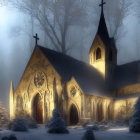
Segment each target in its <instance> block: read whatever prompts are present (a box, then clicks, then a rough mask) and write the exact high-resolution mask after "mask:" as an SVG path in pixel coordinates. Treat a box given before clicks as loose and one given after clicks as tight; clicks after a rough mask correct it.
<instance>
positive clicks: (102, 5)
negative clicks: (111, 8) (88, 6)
mask: <svg viewBox="0 0 140 140" xmlns="http://www.w3.org/2000/svg"><path fill="white" fill-rule="evenodd" d="M104 4H106V2H104V0H102V1H101V4H99V6H100V7H101V9H102V12H103V8H104Z"/></svg>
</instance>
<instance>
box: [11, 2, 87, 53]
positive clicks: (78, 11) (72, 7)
mask: <svg viewBox="0 0 140 140" xmlns="http://www.w3.org/2000/svg"><path fill="white" fill-rule="evenodd" d="M10 2H12V4H13V5H14V7H16V8H18V9H20V10H21V11H22V12H24V13H27V14H29V15H31V16H32V17H33V18H34V19H35V20H36V22H38V23H39V25H40V27H41V29H42V30H43V31H44V32H45V34H46V36H47V37H48V38H49V39H50V41H51V43H52V44H53V47H54V48H55V49H56V50H58V51H61V52H62V53H67V52H68V50H69V49H70V48H71V46H69V42H67V38H68V33H69V31H70V28H72V27H74V26H82V27H83V26H85V25H87V20H86V15H87V14H86V10H85V7H84V5H83V2H82V0H10Z"/></svg>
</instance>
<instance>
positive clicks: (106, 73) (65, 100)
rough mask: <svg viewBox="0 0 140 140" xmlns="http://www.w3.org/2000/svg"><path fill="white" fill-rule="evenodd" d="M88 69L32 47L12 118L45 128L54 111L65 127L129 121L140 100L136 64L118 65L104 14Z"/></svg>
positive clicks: (13, 94)
mask: <svg viewBox="0 0 140 140" xmlns="http://www.w3.org/2000/svg"><path fill="white" fill-rule="evenodd" d="M89 58H90V62H89V64H86V63H84V62H81V61H79V60H76V59H74V58H72V57H70V56H68V55H64V54H62V53H59V52H56V51H54V50H50V49H47V48H44V47H41V46H39V45H36V47H35V49H34V51H33V53H32V56H31V58H30V60H29V62H28V64H27V66H26V68H25V71H24V73H23V75H22V77H21V80H20V82H19V84H18V87H17V88H16V90H13V85H12V82H11V88H10V118H11V119H13V118H15V117H16V116H26V115H29V116H31V117H33V118H34V119H35V120H36V121H37V122H38V123H45V122H46V121H48V120H49V119H50V118H51V116H52V110H53V109H54V108H57V109H58V110H59V112H60V114H61V116H62V117H63V119H64V120H65V121H66V122H67V124H71V125H74V124H77V123H83V122H87V121H91V120H97V121H102V120H117V119H125V118H129V117H130V116H131V114H132V112H133V105H134V104H135V102H136V100H137V98H138V96H139V95H140V62H131V63H127V64H124V65H117V49H116V47H115V42H114V39H113V38H110V37H109V34H108V30H107V27H106V22H105V18H104V13H103V9H102V11H101V16H100V21H99V26H98V29H97V33H96V36H95V38H94V40H93V43H92V46H91V48H90V51H89Z"/></svg>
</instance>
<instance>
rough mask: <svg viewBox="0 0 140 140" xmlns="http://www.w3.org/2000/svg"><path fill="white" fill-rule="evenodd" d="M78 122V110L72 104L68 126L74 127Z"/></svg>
mask: <svg viewBox="0 0 140 140" xmlns="http://www.w3.org/2000/svg"><path fill="white" fill-rule="evenodd" d="M78 121H79V118H78V110H77V108H76V106H75V105H74V104H72V105H71V107H70V125H76V124H77V123H78Z"/></svg>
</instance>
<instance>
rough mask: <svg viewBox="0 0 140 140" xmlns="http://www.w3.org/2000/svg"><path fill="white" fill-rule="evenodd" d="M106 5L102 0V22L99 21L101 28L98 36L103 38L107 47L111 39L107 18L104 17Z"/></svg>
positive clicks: (99, 27)
mask: <svg viewBox="0 0 140 140" xmlns="http://www.w3.org/2000/svg"><path fill="white" fill-rule="evenodd" d="M105 4H106V3H105V2H104V1H103V0H102V1H101V4H100V5H99V6H100V7H101V16H100V21H99V26H98V31H97V34H98V35H99V36H100V37H101V39H102V40H103V42H104V43H105V44H106V45H107V42H108V39H109V34H108V30H107V26H106V22H105V17H104V11H103V10H104V5H105Z"/></svg>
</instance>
